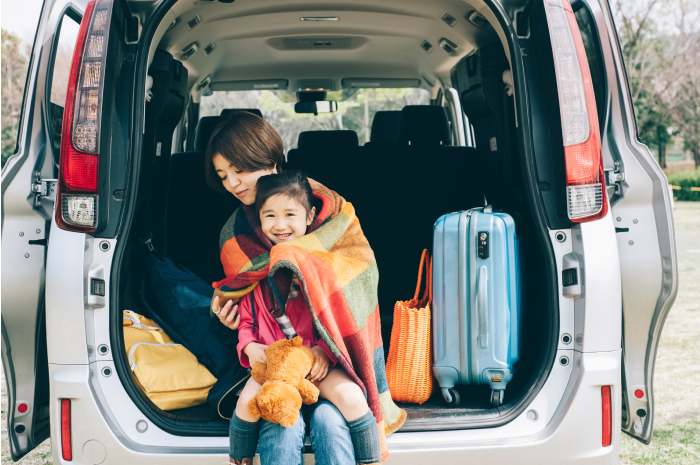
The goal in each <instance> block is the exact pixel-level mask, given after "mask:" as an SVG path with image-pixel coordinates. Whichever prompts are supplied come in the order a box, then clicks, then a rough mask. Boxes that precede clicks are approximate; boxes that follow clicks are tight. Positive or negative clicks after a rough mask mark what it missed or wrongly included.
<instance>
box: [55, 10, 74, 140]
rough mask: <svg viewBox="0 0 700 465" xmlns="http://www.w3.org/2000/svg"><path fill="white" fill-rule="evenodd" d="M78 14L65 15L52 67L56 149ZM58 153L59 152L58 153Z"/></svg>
mask: <svg viewBox="0 0 700 465" xmlns="http://www.w3.org/2000/svg"><path fill="white" fill-rule="evenodd" d="M77 18H78V17H77V14H76V13H72V12H71V11H70V10H68V11H67V12H66V14H64V15H63V18H62V19H61V24H60V26H59V33H58V39H57V40H56V41H55V42H54V43H55V48H54V55H53V64H52V66H51V79H49V85H50V86H51V89H50V91H49V92H48V94H49V105H48V107H49V118H50V120H51V121H50V133H51V139H52V140H51V142H52V143H53V144H54V147H59V146H60V139H61V123H62V120H63V107H64V106H65V103H66V90H67V88H68V75H69V74H70V67H71V61H72V59H73V50H74V49H75V43H76V41H77V40H78V30H79V29H80V22H79V20H78V19H77ZM56 153H58V152H56Z"/></svg>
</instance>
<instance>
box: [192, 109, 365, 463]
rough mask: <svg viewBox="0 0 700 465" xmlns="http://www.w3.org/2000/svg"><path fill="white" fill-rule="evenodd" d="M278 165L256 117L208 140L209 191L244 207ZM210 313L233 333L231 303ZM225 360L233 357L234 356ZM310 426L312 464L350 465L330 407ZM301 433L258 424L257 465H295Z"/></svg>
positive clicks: (272, 136) (275, 142)
mask: <svg viewBox="0 0 700 465" xmlns="http://www.w3.org/2000/svg"><path fill="white" fill-rule="evenodd" d="M231 141H235V144H232V143H231ZM283 162H284V151H283V144H282V139H281V138H280V136H279V134H278V133H277V131H275V129H274V128H273V127H272V126H271V125H270V124H268V123H267V122H266V121H264V120H263V119H262V118H260V117H258V116H257V115H254V114H252V113H248V112H239V113H236V114H234V115H233V116H232V117H231V118H229V119H228V120H227V121H226V122H225V123H223V124H222V125H220V126H218V127H217V129H216V130H215V131H214V133H213V134H212V137H211V139H210V142H209V146H208V147H207V153H206V167H205V169H206V174H207V180H208V182H209V184H210V185H211V186H212V187H213V188H215V189H217V190H220V191H221V190H225V191H226V192H228V193H230V194H231V195H233V196H234V197H235V198H236V199H238V200H239V201H240V202H241V203H242V204H243V205H244V206H251V205H253V204H254V203H255V194H256V190H255V188H256V183H257V181H258V178H260V177H261V176H265V175H267V174H272V173H276V172H277V171H278V169H279V168H280V166H281V165H282V163H283ZM211 308H212V311H213V313H214V314H215V315H217V317H218V318H219V320H220V321H221V323H222V324H223V325H225V326H226V327H228V328H230V329H237V328H238V324H239V318H240V316H239V312H238V306H237V305H236V304H234V302H233V301H231V300H229V301H228V302H226V303H225V304H224V305H223V306H221V305H220V302H219V297H214V298H213V299H212V303H211ZM231 356H232V357H235V354H233V353H232V354H231ZM310 423H311V443H312V446H313V449H314V453H315V458H316V463H318V464H319V465H325V464H328V465H330V464H337V465H350V464H355V458H354V454H353V446H352V442H351V439H350V432H349V429H348V426H347V423H346V422H345V419H344V418H343V416H342V415H341V414H340V412H339V411H338V409H337V408H336V407H335V406H333V404H331V403H330V402H327V401H321V402H319V403H318V404H316V406H314V408H313V410H312V412H311V414H310ZM304 431H305V424H304V420H303V417H302V416H300V417H299V420H298V421H297V423H296V425H294V426H292V427H291V428H284V427H282V426H280V425H277V424H273V423H269V422H262V424H261V426H260V430H259V433H258V434H259V441H258V453H259V454H260V459H261V462H262V463H263V465H267V464H273V463H275V464H281V465H284V464H289V465H299V464H301V463H302V455H301V453H302V448H303V441H304Z"/></svg>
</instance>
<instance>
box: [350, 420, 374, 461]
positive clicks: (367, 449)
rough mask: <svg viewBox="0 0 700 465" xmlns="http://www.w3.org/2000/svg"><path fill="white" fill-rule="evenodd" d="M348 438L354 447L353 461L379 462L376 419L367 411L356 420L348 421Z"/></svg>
mask: <svg viewBox="0 0 700 465" xmlns="http://www.w3.org/2000/svg"><path fill="white" fill-rule="evenodd" d="M348 428H349V429H350V439H351V440H352V447H353V448H354V449H355V462H357V463H378V462H379V458H380V457H379V456H380V452H379V433H378V431H377V420H376V419H375V418H374V415H372V412H371V411H369V412H367V413H366V414H364V415H363V416H361V417H360V418H358V419H357V420H353V421H349V422H348Z"/></svg>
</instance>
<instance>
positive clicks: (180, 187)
mask: <svg viewBox="0 0 700 465" xmlns="http://www.w3.org/2000/svg"><path fill="white" fill-rule="evenodd" d="M494 37H495V34H494V35H492V36H490V38H489V39H488V40H485V41H484V43H482V44H479V45H480V52H479V53H477V54H475V55H474V56H475V57H477V58H476V59H478V60H480V61H479V65H480V66H482V67H483V68H484V69H487V70H490V71H489V72H486V71H484V72H483V73H481V74H480V75H479V79H480V82H481V84H482V85H483V87H484V88H492V89H497V90H496V95H497V97H495V98H496V100H497V101H496V102H495V103H494V100H493V97H486V100H484V99H483V98H481V97H479V96H478V95H479V92H481V91H478V92H475V91H474V89H475V87H474V85H473V84H474V83H475V82H476V81H474V80H472V81H470V80H469V78H466V81H465V77H464V76H461V77H460V76H459V75H457V74H453V85H455V87H458V88H459V90H460V91H463V92H461V95H460V98H461V100H462V104H463V106H464V107H465V110H466V111H465V113H466V114H467V116H468V117H469V118H470V120H471V122H472V124H473V126H474V133H475V135H476V141H477V143H476V147H471V148H467V147H461V148H452V147H450V148H445V147H440V148H433V147H359V148H358V150H357V151H355V152H354V153H352V154H349V155H348V157H347V158H346V159H343V160H340V161H339V163H340V165H341V166H342V169H341V170H339V171H340V173H339V174H335V175H333V174H332V173H328V172H327V171H323V170H319V169H318V165H313V164H312V165H309V166H305V167H304V169H305V170H306V171H307V172H308V173H309V174H310V175H311V176H312V177H315V178H318V179H319V180H320V181H322V182H324V183H325V184H327V185H328V186H329V187H330V188H333V189H335V190H337V191H338V192H339V193H340V194H341V195H343V196H345V197H346V198H347V199H348V200H350V201H351V202H352V203H353V205H354V206H355V208H356V210H357V214H358V217H359V219H360V222H361V224H362V227H363V231H364V232H365V234H366V236H367V238H368V240H369V242H370V245H371V246H372V248H373V250H374V251H375V255H376V258H377V264H378V268H379V273H380V283H379V304H380V310H381V317H382V329H383V339H384V351H385V354H388V352H389V340H390V337H389V335H390V332H391V324H392V318H393V304H394V302H395V301H396V300H398V299H408V298H410V297H411V296H412V294H413V290H414V287H415V279H416V272H417V265H418V258H419V255H420V250H421V248H422V247H430V243H431V233H432V224H433V222H434V221H435V219H437V217H438V216H440V215H441V214H443V213H447V212H450V211H456V210H461V209H467V208H470V207H474V206H479V205H482V204H483V199H484V197H486V198H487V200H488V202H489V203H491V204H492V205H493V206H494V208H495V209H499V210H503V211H506V212H508V213H510V214H511V215H512V216H513V217H514V219H515V222H516V227H517V233H518V240H519V243H520V263H521V269H520V274H521V283H522V285H521V289H522V308H521V331H520V359H519V361H518V363H517V364H516V366H515V369H514V373H515V374H514V377H513V380H512V382H511V383H509V385H508V388H507V390H506V395H505V403H504V404H503V405H502V406H500V407H498V408H494V407H492V406H491V404H490V400H489V393H490V389H489V388H488V386H463V387H459V388H458V389H459V392H460V396H461V400H462V401H461V404H460V405H458V406H448V405H446V404H445V402H444V400H443V398H442V396H441V394H440V390H439V389H437V386H436V389H434V391H433V395H432V397H431V398H430V400H428V401H427V402H426V403H424V404H422V405H409V404H405V405H402V407H404V408H406V409H407V411H408V421H407V423H406V425H405V426H404V429H403V430H404V431H420V430H436V429H438V430H439V429H459V428H477V427H484V426H494V425H498V424H501V423H503V422H506V421H509V420H510V419H512V418H513V417H514V416H515V415H516V414H517V413H519V412H521V411H522V409H523V408H524V407H525V406H526V405H527V403H528V401H529V400H530V399H532V397H533V396H534V395H535V394H536V392H537V391H538V390H539V387H541V385H542V384H543V383H544V380H545V379H546V377H547V375H548V373H549V370H550V368H551V365H552V362H553V359H554V353H555V350H556V346H557V340H558V318H559V316H558V305H557V296H558V292H557V276H556V266H555V262H554V257H553V252H552V248H551V244H550V242H549V241H550V239H549V236H548V234H547V230H546V228H544V227H543V224H542V217H543V214H542V212H541V211H538V210H537V208H540V207H538V206H537V204H536V202H535V201H534V200H533V199H534V198H535V196H534V195H531V194H530V192H529V190H530V189H532V187H531V186H532V184H531V183H530V182H528V180H527V176H528V173H529V172H531V171H530V170H528V169H527V163H528V162H527V161H526V155H525V153H524V150H523V149H522V139H524V137H523V134H521V133H520V130H521V128H522V126H521V127H517V126H516V124H515V120H516V118H515V116H514V110H513V109H514V104H513V97H509V96H508V95H507V94H506V92H505V85H504V83H503V81H502V71H503V70H504V69H505V68H503V69H500V70H498V66H506V63H507V61H506V60H505V56H504V54H503V48H502V46H501V45H500V42H498V41H496V40H494ZM493 63H499V65H498V66H496V68H489V66H491V65H492V64H493ZM494 66H495V65H494ZM496 71H498V72H496ZM460 80H461V82H460ZM178 82H179V81H178ZM154 85H157V81H156V83H154ZM179 85H180V84H177V83H175V84H172V85H169V86H170V87H168V88H169V89H170V88H174V87H177V86H179ZM516 87H517V86H516ZM176 93H177V92H176ZM482 93H484V94H489V95H491V94H493V90H487V91H484V92H482ZM154 95H155V93H154ZM158 106H159V104H158V102H151V103H149V104H147V105H146V107H145V108H146V110H145V111H146V114H145V121H146V126H145V134H144V135H143V142H142V144H141V158H140V160H139V161H138V162H137V163H135V167H134V169H136V170H139V181H138V184H139V193H138V196H137V201H136V202H134V203H133V204H132V205H133V210H132V211H133V216H132V222H131V223H127V224H129V229H128V230H127V231H124V233H123V235H122V237H123V238H124V237H125V238H126V240H125V241H124V240H123V239H122V241H121V242H122V243H123V244H126V245H125V249H124V253H123V255H121V256H122V257H123V258H122V259H121V260H119V261H117V262H116V266H117V267H118V273H114V274H115V275H118V276H119V277H120V278H119V296H118V303H117V308H118V309H126V308H129V309H133V310H136V311H139V309H144V310H145V311H147V309H148V308H149V305H150V303H149V297H148V295H149V292H151V291H152V290H149V289H148V288H147V286H146V281H147V280H146V276H145V274H144V273H145V269H146V268H145V267H144V266H143V260H144V257H145V255H146V254H147V253H148V252H147V249H146V247H144V245H143V243H144V240H145V239H150V242H151V243H152V244H154V245H155V246H156V248H157V250H158V251H159V252H160V253H162V254H163V255H165V256H169V257H170V258H172V259H173V260H174V261H176V262H178V263H180V264H183V265H185V266H188V267H189V268H191V269H192V270H193V271H195V272H196V273H197V274H199V275H200V276H201V277H202V278H203V279H205V280H206V281H211V280H213V279H218V278H220V277H222V276H221V274H222V272H221V267H220V264H219V263H218V260H217V255H218V254H217V250H218V231H219V229H220V227H221V225H222V224H223V222H224V221H225V219H226V218H227V217H228V215H229V214H230V212H231V211H232V210H233V209H234V208H235V207H236V205H235V201H234V200H232V199H231V198H226V197H221V196H219V194H216V193H214V192H212V191H211V190H209V189H208V187H207V186H206V185H205V182H204V157H203V154H202V153H201V152H184V153H174V154H172V156H170V153H169V151H168V150H167V147H169V146H170V142H171V137H172V132H173V129H174V124H171V123H172V122H169V123H167V124H166V122H165V120H164V119H163V118H160V117H158V116H157V112H156V111H155V108H156V107H158ZM487 106H488V107H489V108H490V109H488V111H486V110H487V108H486V107H487ZM484 115H486V116H484ZM149 122H152V124H149ZM494 128H496V130H497V134H492V135H489V134H490V132H489V131H491V132H493V131H494ZM493 137H495V138H496V139H497V142H494V141H493V140H492V138H493ZM518 141H520V142H518ZM494 144H496V147H497V148H496V149H495V150H494ZM437 152H439V153H441V154H442V155H441V157H443V155H444V157H443V158H445V159H447V158H449V157H452V156H463V157H465V160H466V161H465V162H463V163H462V164H461V165H460V166H461V168H460V169H459V170H455V169H452V168H451V167H450V166H449V165H447V164H445V163H440V162H438V161H436V159H437V158H440V157H437V156H436V155H435V153H437ZM136 165H138V166H136ZM112 321H113V322H117V321H120V318H113V320H112ZM116 353H117V351H115V354H116ZM235 356H236V355H235V354H233V353H232V354H231V357H235ZM117 365H118V371H119V370H121V371H122V372H124V371H127V370H125V367H126V366H127V365H126V364H125V361H124V360H120V361H117ZM119 365H121V368H120V369H119ZM122 380H123V381H124V383H125V385H126V387H127V389H128V390H129V391H130V392H131V394H132V398H134V400H135V402H136V403H137V405H139V406H140V408H141V409H142V410H143V411H144V412H145V413H146V414H147V416H148V417H149V418H150V419H151V420H152V421H154V422H155V423H156V424H158V425H159V426H161V427H162V428H163V429H165V430H167V431H170V432H172V433H175V434H197V435H226V434H227V425H226V422H224V421H223V420H221V419H220V418H219V417H218V416H217V415H216V414H215V413H214V412H212V411H210V410H209V409H208V408H207V407H205V406H200V407H195V408H191V409H184V410H179V411H170V412H163V411H159V410H158V409H156V408H155V407H154V406H153V405H152V404H150V403H149V402H147V401H146V400H145V398H144V396H143V395H142V394H140V391H139V390H138V387H136V385H135V383H133V381H132V380H131V378H130V377H129V376H122Z"/></svg>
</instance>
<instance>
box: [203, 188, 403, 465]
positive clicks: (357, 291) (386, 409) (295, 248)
mask: <svg viewBox="0 0 700 465" xmlns="http://www.w3.org/2000/svg"><path fill="white" fill-rule="evenodd" d="M310 182H311V186H312V189H313V194H314V197H315V200H316V201H317V211H318V214H317V215H316V218H315V220H314V222H313V223H312V224H311V226H310V227H309V228H308V230H307V234H306V235H304V236H302V237H299V238H296V239H293V240H291V241H287V242H283V243H280V244H277V245H275V246H274V247H273V244H272V243H271V242H270V241H269V240H268V239H267V238H266V237H265V236H264V235H263V233H262V231H261V230H260V228H259V227H258V226H257V225H258V224H259V222H258V220H257V218H255V213H254V211H253V209H252V208H250V207H241V208H239V209H238V210H236V211H235V212H234V213H233V215H232V216H231V218H230V219H229V220H228V221H227V223H226V224H225V225H224V227H223V229H222V231H221V238H220V245H221V262H222V264H223V267H224V272H225V274H226V278H224V279H222V280H221V281H218V282H215V283H213V286H214V288H215V289H216V293H217V294H218V295H221V296H223V297H224V299H235V300H238V299H240V298H241V297H242V296H244V295H246V294H247V293H249V292H250V291H252V290H253V289H254V288H255V286H256V285H257V283H258V282H260V281H261V280H262V279H266V278H267V279H268V280H269V281H268V282H269V283H270V284H271V287H272V288H273V289H274V290H275V292H273V294H274V297H275V298H274V300H275V301H276V302H275V304H276V306H281V308H284V302H285V300H286V296H287V292H288V289H289V284H290V282H291V280H292V279H293V278H294V277H296V278H297V279H298V280H299V282H300V283H301V288H302V292H303V294H304V296H305V298H306V301H307V304H308V306H309V309H310V311H311V313H312V316H313V321H314V325H315V327H316V330H317V331H318V333H319V335H320V336H321V338H323V340H324V341H325V342H326V343H327V344H328V347H329V348H330V349H331V351H332V352H333V354H334V356H335V357H336V359H337V360H338V363H340V365H341V366H342V367H343V368H344V369H345V370H346V371H347V373H348V375H349V376H350V377H351V378H352V379H353V380H354V381H355V382H356V383H357V384H358V385H359V386H360V387H361V388H363V389H364V391H365V393H366V396H367V401H368V404H369V407H370V409H371V410H372V413H373V414H374V416H375V418H376V419H377V423H378V426H379V428H378V429H379V432H380V437H381V441H382V444H381V445H382V451H383V454H382V460H385V459H386V458H387V457H388V452H387V448H386V444H385V441H384V440H385V437H386V435H389V434H391V433H393V432H394V431H396V430H398V429H399V428H400V427H401V426H402V425H403V423H404V422H405V421H406V412H405V411H404V410H402V409H400V408H399V407H398V406H396V404H395V403H394V401H393V400H392V399H391V393H390V392H389V388H388V385H387V382H386V375H385V371H384V367H385V365H384V348H383V344H382V337H381V323H380V318H379V305H378V300H377V284H378V281H379V273H378V271H377V264H376V261H375V258H374V253H373V252H372V249H371V248H370V246H369V243H368V242H367V239H366V238H365V236H364V234H363V232H362V229H361V228H360V223H359V221H358V219H357V216H356V215H355V209H354V208H353V206H352V204H351V203H350V202H347V201H346V200H345V199H343V198H342V197H341V196H340V195H338V194H337V193H336V192H334V191H332V190H330V189H328V188H326V187H325V186H323V185H321V184H319V183H318V182H315V181H313V180H310ZM319 207H320V208H319ZM278 308H279V307H278Z"/></svg>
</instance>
